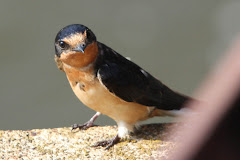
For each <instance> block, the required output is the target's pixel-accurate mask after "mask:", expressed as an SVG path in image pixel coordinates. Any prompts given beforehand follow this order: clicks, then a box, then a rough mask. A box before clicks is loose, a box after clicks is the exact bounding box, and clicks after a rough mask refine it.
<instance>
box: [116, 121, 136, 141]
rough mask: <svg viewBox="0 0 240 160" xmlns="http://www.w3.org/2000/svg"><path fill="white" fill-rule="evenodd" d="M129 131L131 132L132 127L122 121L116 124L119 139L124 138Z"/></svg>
mask: <svg viewBox="0 0 240 160" xmlns="http://www.w3.org/2000/svg"><path fill="white" fill-rule="evenodd" d="M130 131H133V126H132V125H129V124H127V123H125V122H123V121H119V122H118V136H119V137H120V138H125V137H126V136H127V135H128V134H129V132H130Z"/></svg>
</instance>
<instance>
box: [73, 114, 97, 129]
mask: <svg viewBox="0 0 240 160" xmlns="http://www.w3.org/2000/svg"><path fill="white" fill-rule="evenodd" d="M100 115H101V113H100V112H97V113H96V114H95V115H94V116H93V117H92V118H91V119H90V120H89V121H87V122H86V123H84V124H73V125H72V131H73V130H75V129H78V128H79V129H80V130H86V129H88V128H90V127H92V126H94V125H93V123H94V121H95V120H96V119H97V118H98V116H100Z"/></svg>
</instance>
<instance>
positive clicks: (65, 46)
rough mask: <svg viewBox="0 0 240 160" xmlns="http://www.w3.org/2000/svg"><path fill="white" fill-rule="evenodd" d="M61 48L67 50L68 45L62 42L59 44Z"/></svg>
mask: <svg viewBox="0 0 240 160" xmlns="http://www.w3.org/2000/svg"><path fill="white" fill-rule="evenodd" d="M59 46H60V47H61V48H62V49H66V48H67V43H65V42H64V41H60V42H59Z"/></svg>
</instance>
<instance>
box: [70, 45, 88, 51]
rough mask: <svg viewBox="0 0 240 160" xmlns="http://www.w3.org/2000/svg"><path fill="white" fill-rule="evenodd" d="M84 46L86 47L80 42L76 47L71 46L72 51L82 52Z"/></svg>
mask: <svg viewBox="0 0 240 160" xmlns="http://www.w3.org/2000/svg"><path fill="white" fill-rule="evenodd" d="M85 48H86V45H83V44H80V45H78V46H77V47H76V48H73V49H72V51H76V52H82V53H84V50H85Z"/></svg>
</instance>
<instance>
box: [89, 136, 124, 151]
mask: <svg viewBox="0 0 240 160" xmlns="http://www.w3.org/2000/svg"><path fill="white" fill-rule="evenodd" d="M119 140H120V138H119V137H118V135H116V136H115V137H114V138H113V139H111V140H105V141H99V142H97V143H96V144H94V145H92V147H99V146H101V147H105V146H106V148H105V149H106V150H108V149H109V148H111V147H112V146H114V145H115V144H117V143H118V142H119Z"/></svg>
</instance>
